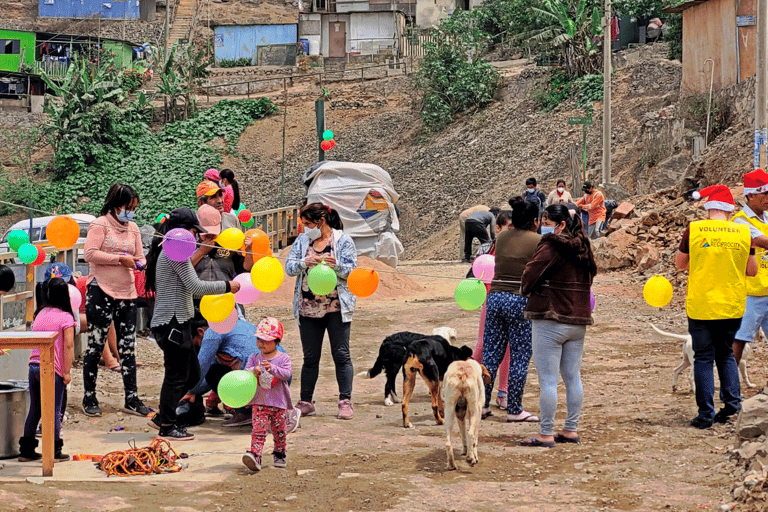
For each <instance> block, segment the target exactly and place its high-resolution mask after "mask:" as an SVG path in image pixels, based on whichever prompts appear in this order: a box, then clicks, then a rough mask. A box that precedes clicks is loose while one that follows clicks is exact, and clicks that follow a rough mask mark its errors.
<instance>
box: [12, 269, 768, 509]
mask: <svg viewBox="0 0 768 512" xmlns="http://www.w3.org/2000/svg"><path fill="white" fill-rule="evenodd" d="M401 269H402V270H403V271H404V272H409V273H419V274H426V275H439V276H456V277H458V276H461V275H462V274H463V273H464V272H466V269H465V266H463V265H458V264H441V265H434V264H428V265H414V264H406V265H403V266H402V267H401ZM415 279H416V280H417V281H418V282H419V283H420V284H422V285H423V286H424V287H425V290H424V291H423V292H419V293H414V294H411V296H409V297H401V298H398V299H391V300H385V301H381V300H379V301H377V300H371V299H366V300H363V301H361V303H360V305H359V308H358V310H357V312H356V314H355V321H354V323H353V328H352V338H353V339H352V353H353V360H354V363H355V367H356V368H355V371H356V372H357V371H360V370H362V369H364V368H367V367H370V365H371V364H372V362H373V360H374V359H375V357H376V354H377V352H378V346H379V343H380V341H381V339H382V338H383V337H384V336H385V335H387V334H390V333H393V332H396V331H398V330H403V329H408V330H414V331H421V332H429V331H431V329H432V328H433V327H436V326H440V325H450V326H453V327H454V328H455V329H456V330H457V331H458V334H459V338H460V340H461V341H462V342H466V343H468V344H470V345H472V344H474V341H475V337H476V333H477V322H478V314H477V313H476V312H464V311H462V310H460V309H459V308H458V306H456V304H455V303H454V302H453V299H452V288H453V286H454V283H455V281H451V280H447V279H434V278H426V277H419V278H415ZM595 292H596V295H597V309H596V324H595V326H593V327H591V328H590V329H589V330H588V341H587V348H586V355H585V361H584V368H583V379H584V389H585V395H586V396H585V404H584V410H583V415H582V444H581V445H578V446H576V445H573V446H571V445H569V446H563V445H558V446H557V447H556V448H555V449H535V448H523V447H520V446H518V443H519V441H520V440H521V439H522V438H523V437H524V436H526V435H530V434H533V433H534V432H535V429H536V426H535V425H532V424H527V425H526V424H507V423H504V422H503V418H504V416H503V415H502V414H501V412H500V411H498V412H495V415H494V416H492V417H491V418H489V419H488V420H486V421H484V422H483V423H482V425H481V430H480V447H479V455H480V463H479V465H477V466H475V467H473V468H470V467H468V466H467V465H466V463H465V462H464V461H463V460H461V461H460V462H459V470H458V471H445V470H444V464H445V453H444V451H443V445H444V432H443V428H442V427H438V426H435V425H434V421H433V419H432V416H431V409H430V405H429V399H428V396H427V392H426V387H425V386H424V385H423V383H422V384H418V385H417V393H416V395H415V400H414V402H413V404H412V407H411V411H412V421H413V422H414V424H415V426H416V428H415V429H413V430H406V429H403V428H402V427H401V426H400V424H401V423H400V422H401V415H400V409H399V407H385V406H384V405H383V397H382V394H383V387H384V380H383V378H382V377H379V378H377V379H375V380H364V381H363V380H356V381H355V391H354V404H355V413H356V417H355V419H354V420H352V421H349V422H341V421H339V420H337V419H335V413H336V398H335V397H334V395H335V393H336V385H335V381H334V373H333V369H332V362H331V359H330V356H329V355H328V354H327V353H326V354H324V360H323V363H322V368H323V369H322V371H321V375H320V380H319V385H318V390H317V394H316V399H317V401H318V416H317V417H313V418H306V419H304V420H302V427H301V428H300V429H299V430H298V431H297V432H296V433H294V434H292V435H291V436H289V455H288V469H286V470H278V469H274V468H272V467H271V460H270V458H269V457H266V460H267V463H266V464H265V466H266V467H265V469H264V470H263V471H262V472H261V473H259V474H257V475H249V474H247V472H246V470H245V468H244V467H243V466H242V465H241V464H240V457H239V456H238V453H241V452H242V451H244V450H245V448H246V446H247V444H248V438H249V429H248V428H245V427H243V428H242V429H236V432H232V431H226V429H223V428H221V427H220V426H219V425H218V423H217V422H215V421H209V422H208V423H207V424H205V425H203V426H201V427H198V428H196V429H195V432H197V434H198V439H197V440H195V441H193V442H189V443H177V447H178V448H179V449H180V450H183V451H185V452H187V453H189V454H190V455H193V456H192V457H190V459H188V461H189V468H188V469H186V470H184V471H182V472H181V473H178V474H175V475H159V476H153V477H139V478H137V479H135V480H133V481H129V480H126V479H116V478H113V479H110V480H109V481H104V478H103V477H102V476H101V475H100V473H99V472H98V471H96V470H94V469H93V468H92V467H91V466H90V464H89V463H87V462H76V463H75V462H72V463H67V464H59V465H57V466H56V475H57V476H55V477H54V480H53V481H49V482H45V483H42V485H34V484H33V483H29V482H27V481H26V480H25V478H26V477H28V476H33V477H35V476H39V466H34V465H21V464H19V463H16V462H14V461H9V462H8V463H7V464H8V465H7V467H6V468H5V469H4V470H2V471H0V481H2V484H1V485H0V510H17V509H25V508H26V509H35V510H48V509H53V508H55V509H56V510H119V509H126V508H136V509H139V510H142V509H150V508H151V509H155V510H156V509H161V510H186V511H192V510H200V511H202V510H206V511H208V510H224V509H239V510H253V509H258V508H262V507H264V508H270V509H273V510H275V509H276V510H306V509H310V510H326V511H342V512H346V511H349V510H402V511H406V510H439V511H450V510H457V511H458V510H488V511H490V510H537V511H546V510H570V511H582V510H583V511H588V510H661V509H663V510H717V509H718V507H719V505H720V504H721V503H725V502H728V496H727V494H728V491H729V490H730V488H731V484H732V482H733V480H734V478H733V476H732V472H733V471H734V468H733V466H732V463H730V462H728V461H727V455H726V450H727V446H728V444H729V443H731V440H732V437H733V427H732V425H725V426H718V427H715V428H713V429H711V430H708V431H699V430H695V429H693V428H691V427H689V426H688V421H689V420H690V419H691V418H692V417H693V416H694V415H695V403H694V400H693V396H692V394H691V393H690V390H689V388H688V386H687V382H685V381H684V380H683V381H681V387H682V391H681V392H679V393H677V394H673V393H672V391H671V375H672V368H674V366H676V365H677V363H678V361H679V358H680V346H679V344H678V343H677V342H676V341H673V340H667V339H663V338H659V337H658V336H657V335H655V334H654V333H653V332H652V331H651V328H650V327H649V326H648V324H647V322H648V321H649V320H652V321H653V322H654V323H655V324H656V325H658V326H660V327H661V328H664V329H667V330H674V331H679V332H683V331H685V327H684V323H683V322H684V319H685V317H684V315H683V314H682V310H681V309H680V299H681V298H682V291H676V298H675V303H674V305H673V306H672V307H671V308H670V310H669V311H666V310H665V311H658V310H653V309H652V308H650V307H649V306H647V305H645V304H644V303H643V301H642V298H641V284H638V283H633V282H631V281H630V280H629V279H628V278H627V276H626V275H623V274H610V275H606V276H600V277H599V278H598V280H597V282H596V286H595ZM273 301H274V302H279V304H270V303H269V302H268V301H267V302H263V303H258V304H259V307H257V308H255V309H254V310H253V311H251V314H252V315H253V317H254V318H257V317H259V316H260V315H263V314H266V313H269V314H274V315H277V316H279V317H281V318H283V319H285V320H286V322H285V325H286V328H287V335H286V341H285V346H286V348H287V350H288V352H289V353H290V354H291V355H292V357H293V361H294V369H295V372H296V374H297V375H298V370H299V368H300V364H301V351H300V344H299V341H298V337H297V329H296V327H295V325H293V324H292V322H290V320H288V318H289V316H290V309H289V304H287V303H286V302H285V301H284V300H280V301H277V300H276V299H273ZM765 353H766V351H765V349H764V348H763V347H758V349H757V351H756V353H755V354H754V355H753V357H752V359H750V361H749V366H750V373H751V378H752V380H753V381H754V382H756V383H758V385H759V386H760V387H762V384H763V383H765V379H766V372H765V370H764V367H765V361H766V356H765ZM158 356H159V354H158V352H157V350H156V349H155V348H154V346H153V345H152V344H151V343H150V342H147V341H146V340H144V342H143V343H142V344H141V347H140V354H139V358H140V359H141V360H143V361H144V362H145V366H144V367H143V368H142V369H141V370H140V375H139V377H140V381H139V387H140V390H141V392H142V393H144V394H146V401H147V402H148V403H149V404H151V405H153V406H154V405H156V404H157V394H158V390H159V384H160V379H161V377H160V376H161V367H160V365H159V360H160V359H159V357H158ZM107 373H109V372H107ZM99 379H100V390H103V391H107V392H109V393H110V394H107V395H105V394H103V393H102V395H101V397H100V400H101V401H102V404H103V408H104V409H105V416H104V417H102V418H100V419H89V418H85V417H84V416H83V415H82V413H81V412H79V407H78V405H79V398H78V397H79V396H80V393H81V391H80V390H81V388H79V387H78V386H80V379H79V378H76V382H75V384H76V385H75V389H74V390H73V392H72V394H71V397H72V398H71V400H70V407H69V412H70V414H71V415H72V420H71V421H70V422H68V423H67V424H65V439H66V440H67V444H68V448H69V450H68V451H69V452H70V453H75V452H81V453H82V452H85V453H94V452H95V453H103V452H105V451H108V450H111V449H115V448H119V447H125V443H126V442H127V439H128V438H129V437H135V438H136V440H137V441H138V443H139V445H142V444H147V443H148V441H149V440H150V439H151V437H152V436H151V433H147V432H145V431H144V424H143V420H142V419H141V418H136V417H125V416H117V414H116V413H115V411H116V408H117V407H118V406H119V405H122V404H121V403H120V400H121V399H122V394H121V393H120V389H121V386H120V384H119V382H118V380H117V378H116V375H114V374H111V373H110V374H109V375H107V376H102V375H100V377H99ZM398 383H399V379H398ZM757 389H759V388H755V389H748V390H745V395H747V396H751V395H753V394H754V393H756V392H757V391H756V390H757ZM293 390H294V392H295V393H298V386H297V383H294V385H293ZM562 391H563V390H562V388H561V402H562ZM524 405H525V407H526V408H527V409H529V410H531V411H534V412H537V411H538V384H537V380H536V372H535V368H534V367H533V365H532V366H531V371H530V374H529V381H528V386H527V389H526V394H525V399H524ZM563 417H564V409H563V408H562V407H561V411H560V413H559V414H558V421H559V422H561V421H562V419H563ZM117 424H120V425H123V426H124V427H125V429H126V430H125V432H124V433H120V434H107V433H106V432H107V430H109V429H110V428H113V427H114V426H115V425H117ZM455 446H457V447H458V444H455ZM270 449H271V440H270V439H268V440H267V450H266V453H268V452H269V450H270ZM211 451H217V452H224V453H214V454H201V452H206V453H207V452H211ZM198 454H200V455H198ZM303 470H310V471H308V472H304V471H303ZM297 472H300V473H301V474H298V473H297ZM72 480H75V481H72ZM33 481H34V479H33Z"/></svg>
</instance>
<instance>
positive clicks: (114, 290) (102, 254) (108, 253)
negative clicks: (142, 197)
mask: <svg viewBox="0 0 768 512" xmlns="http://www.w3.org/2000/svg"><path fill="white" fill-rule="evenodd" d="M120 256H138V257H140V261H141V262H142V264H146V261H147V260H146V259H145V258H144V249H143V248H142V246H141V233H139V227H138V226H137V225H136V223H134V222H129V223H128V224H123V223H121V222H120V221H118V220H117V219H116V218H115V217H114V216H112V215H105V216H102V217H99V218H97V219H96V220H94V221H93V222H92V223H91V225H90V226H89V227H88V237H87V238H86V239H85V261H87V262H88V263H89V264H90V271H89V273H88V283H89V284H90V282H91V281H93V280H94V279H96V282H97V283H98V285H99V287H100V288H101V289H102V290H104V292H105V293H106V294H107V295H109V296H110V297H112V298H115V299H135V298H137V297H138V293H137V292H136V283H135V279H134V276H133V270H132V269H130V268H128V267H124V266H123V265H121V264H120Z"/></svg>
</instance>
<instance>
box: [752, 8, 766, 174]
mask: <svg viewBox="0 0 768 512" xmlns="http://www.w3.org/2000/svg"><path fill="white" fill-rule="evenodd" d="M766 44H768V0H758V1H757V59H756V62H755V64H756V72H757V77H756V80H755V162H754V164H755V168H756V169H757V168H758V167H759V168H761V169H765V161H766V155H765V151H763V149H762V147H763V146H764V145H765V144H766V142H768V141H766V139H768V133H767V132H768V129H766V119H768V112H766V109H767V108H768V97H767V96H766V94H767V93H768V87H767V86H768V77H767V76H766V51H767V50H768V48H766Z"/></svg>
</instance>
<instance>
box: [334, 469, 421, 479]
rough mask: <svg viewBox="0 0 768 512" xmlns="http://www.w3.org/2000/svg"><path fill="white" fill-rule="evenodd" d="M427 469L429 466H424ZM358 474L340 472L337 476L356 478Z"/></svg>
mask: <svg viewBox="0 0 768 512" xmlns="http://www.w3.org/2000/svg"><path fill="white" fill-rule="evenodd" d="M426 469H429V468H426ZM358 476H360V473H342V474H340V475H339V478H356V477H358Z"/></svg>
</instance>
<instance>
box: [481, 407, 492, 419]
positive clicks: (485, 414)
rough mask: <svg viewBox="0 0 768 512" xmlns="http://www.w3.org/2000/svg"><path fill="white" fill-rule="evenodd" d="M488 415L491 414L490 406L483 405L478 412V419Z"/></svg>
mask: <svg viewBox="0 0 768 512" xmlns="http://www.w3.org/2000/svg"><path fill="white" fill-rule="evenodd" d="M488 416H493V413H492V412H491V408H490V407H483V410H482V411H481V412H480V419H483V420H484V419H485V418H487V417H488Z"/></svg>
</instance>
